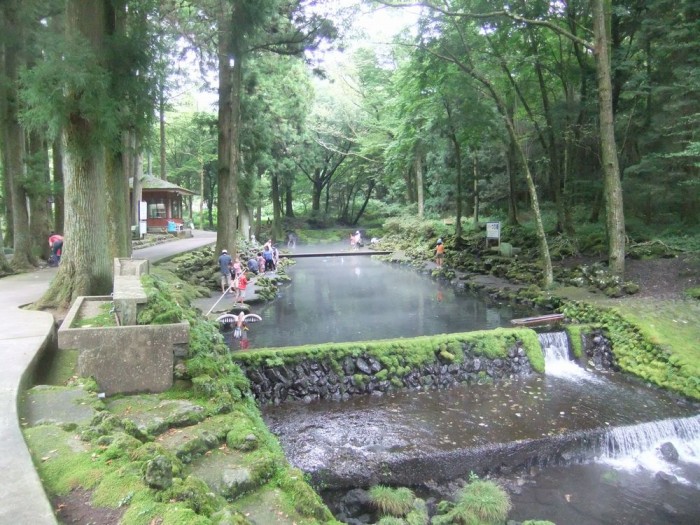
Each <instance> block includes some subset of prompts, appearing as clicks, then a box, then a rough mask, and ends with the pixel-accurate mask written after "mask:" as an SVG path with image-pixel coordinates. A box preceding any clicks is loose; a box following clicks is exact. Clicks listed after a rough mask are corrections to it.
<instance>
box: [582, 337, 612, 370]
mask: <svg viewBox="0 0 700 525" xmlns="http://www.w3.org/2000/svg"><path fill="white" fill-rule="evenodd" d="M582 339H583V350H584V351H585V353H586V357H587V358H588V360H589V362H590V364H591V365H593V366H594V367H595V368H596V369H598V370H611V369H612V370H617V369H618V367H617V365H616V364H615V354H613V350H612V343H611V342H610V340H609V339H607V338H606V337H605V336H604V335H603V331H602V330H593V331H591V332H589V333H585V334H582Z"/></svg>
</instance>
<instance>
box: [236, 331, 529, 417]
mask: <svg viewBox="0 0 700 525" xmlns="http://www.w3.org/2000/svg"><path fill="white" fill-rule="evenodd" d="M462 351H463V352H464V359H463V360H462V361H461V362H457V361H449V360H446V359H443V358H441V357H440V353H439V349H436V359H435V361H433V362H432V363H428V364H425V365H423V366H420V367H418V368H415V369H411V370H409V371H408V372H407V373H404V374H402V375H401V376H395V377H390V374H389V371H388V370H387V368H386V367H385V366H383V365H382V363H381V362H380V361H379V360H378V359H377V358H375V357H373V356H371V355H369V354H368V353H365V354H362V355H360V356H357V357H351V356H346V357H345V358H343V359H342V361H341V362H340V363H339V365H340V366H338V364H335V363H334V362H333V360H332V359H331V357H330V356H329V357H328V358H324V357H322V356H321V357H320V358H304V359H302V360H300V361H299V362H298V363H296V364H293V365H276V366H248V365H247V364H246V363H245V362H239V364H240V366H241V368H243V370H244V372H245V373H246V375H247V377H248V379H249V380H250V382H251V390H252V392H253V394H254V395H255V397H256V399H257V400H258V401H259V402H260V403H263V404H267V403H274V404H279V403H282V402H285V401H304V402H310V401H314V400H318V399H331V400H338V401H341V400H347V399H349V398H350V397H352V396H356V395H383V394H385V393H387V392H391V391H396V390H401V389H404V388H410V389H424V388H448V387H450V386H454V385H457V384H459V383H465V382H472V383H474V382H489V381H497V380H499V379H503V378H508V377H514V376H518V375H527V374H530V373H532V367H531V366H530V360H529V359H528V357H527V354H526V352H525V350H524V348H522V346H520V345H519V344H516V345H514V346H513V347H511V348H509V349H508V352H507V357H504V358H496V359H488V358H485V357H483V356H479V355H475V354H474V353H473V351H472V349H471V347H470V345H469V344H468V343H462Z"/></svg>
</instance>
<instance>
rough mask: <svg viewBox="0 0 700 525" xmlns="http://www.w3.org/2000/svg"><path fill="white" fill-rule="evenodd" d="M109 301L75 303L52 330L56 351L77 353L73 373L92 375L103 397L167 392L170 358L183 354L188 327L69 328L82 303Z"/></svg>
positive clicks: (187, 336) (182, 325) (172, 325)
mask: <svg viewBox="0 0 700 525" xmlns="http://www.w3.org/2000/svg"><path fill="white" fill-rule="evenodd" d="M110 299H111V297H109V296H94V297H79V298H78V299H76V300H75V302H74V303H73V306H72V307H71V309H70V310H69V312H68V315H67V316H66V318H65V319H64V321H63V323H62V324H61V327H60V328H59V330H58V348H59V350H65V349H69V348H74V349H77V350H80V355H79V357H78V373H79V374H80V375H81V376H83V377H94V378H95V380H96V381H97V384H98V385H99V386H100V389H101V391H103V392H104V393H105V394H107V395H112V394H131V393H137V392H163V391H165V390H167V389H168V388H170V387H171V386H172V384H173V369H174V363H175V360H176V359H178V358H182V357H185V356H186V355H187V352H188V346H187V345H188V343H189V333H190V325H189V323H187V322H182V323H176V324H165V325H148V326H139V325H133V326H114V327H102V328H71V325H72V324H73V322H74V320H75V318H76V316H77V315H78V313H79V312H80V308H81V306H82V304H83V302H84V301H90V300H97V301H105V300H110Z"/></svg>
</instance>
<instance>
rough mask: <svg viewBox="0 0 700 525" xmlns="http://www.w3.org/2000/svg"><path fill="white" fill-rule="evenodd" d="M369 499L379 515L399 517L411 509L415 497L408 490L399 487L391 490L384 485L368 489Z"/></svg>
mask: <svg viewBox="0 0 700 525" xmlns="http://www.w3.org/2000/svg"><path fill="white" fill-rule="evenodd" d="M369 497H370V499H371V500H372V503H373V504H374V505H375V506H376V507H377V509H378V510H379V512H380V513H382V514H388V515H390V516H394V517H401V516H405V515H406V514H408V513H409V512H410V511H411V510H412V509H413V500H414V499H415V496H414V494H413V492H411V490H410V489H407V488H405V487H399V488H397V489H393V488H391V487H386V486H384V485H375V486H374V487H372V488H371V489H369Z"/></svg>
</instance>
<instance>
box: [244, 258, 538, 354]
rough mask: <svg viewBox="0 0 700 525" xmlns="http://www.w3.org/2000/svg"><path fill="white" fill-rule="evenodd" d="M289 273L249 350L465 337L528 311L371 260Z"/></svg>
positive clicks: (301, 266)
mask: <svg viewBox="0 0 700 525" xmlns="http://www.w3.org/2000/svg"><path fill="white" fill-rule="evenodd" d="M324 249H326V250H337V249H338V248H337V247H333V248H324ZM343 249H346V248H343ZM287 272H288V274H289V275H290V277H291V278H292V283H291V284H290V285H288V286H286V287H283V288H281V289H280V293H279V297H278V298H277V299H276V300H275V301H273V302H272V303H271V304H269V305H267V306H265V307H264V308H263V309H262V311H260V312H258V313H260V315H261V316H262V317H263V322H262V323H259V324H257V325H256V326H255V327H254V329H253V328H251V330H250V332H249V333H248V337H249V340H250V344H249V346H250V347H253V348H261V347H270V346H296V345H304V344H316V343H325V342H344V341H364V340H372V339H388V338H395V337H416V336H421V335H434V334H439V333H451V332H466V331H472V330H481V329H490V328H496V327H499V326H507V325H508V323H509V321H510V320H511V319H513V318H514V317H518V316H520V315H529V314H530V313H531V310H529V309H525V308H521V309H518V310H514V309H513V308H512V307H510V306H506V305H499V304H487V303H486V302H485V301H484V299H482V298H479V297H477V296H475V295H473V294H471V293H468V292H455V291H454V290H453V289H452V288H451V287H450V286H448V285H445V284H441V283H438V282H436V281H433V280H431V279H430V278H428V277H426V276H424V275H419V274H418V273H416V272H415V271H414V270H411V269H402V268H399V267H396V266H390V265H388V264H384V263H381V262H379V261H376V260H373V259H372V258H370V257H366V256H360V257H357V256H356V257H352V256H345V257H322V258H300V259H298V260H297V263H296V264H295V265H294V266H291V267H289V269H288V270H287Z"/></svg>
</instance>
